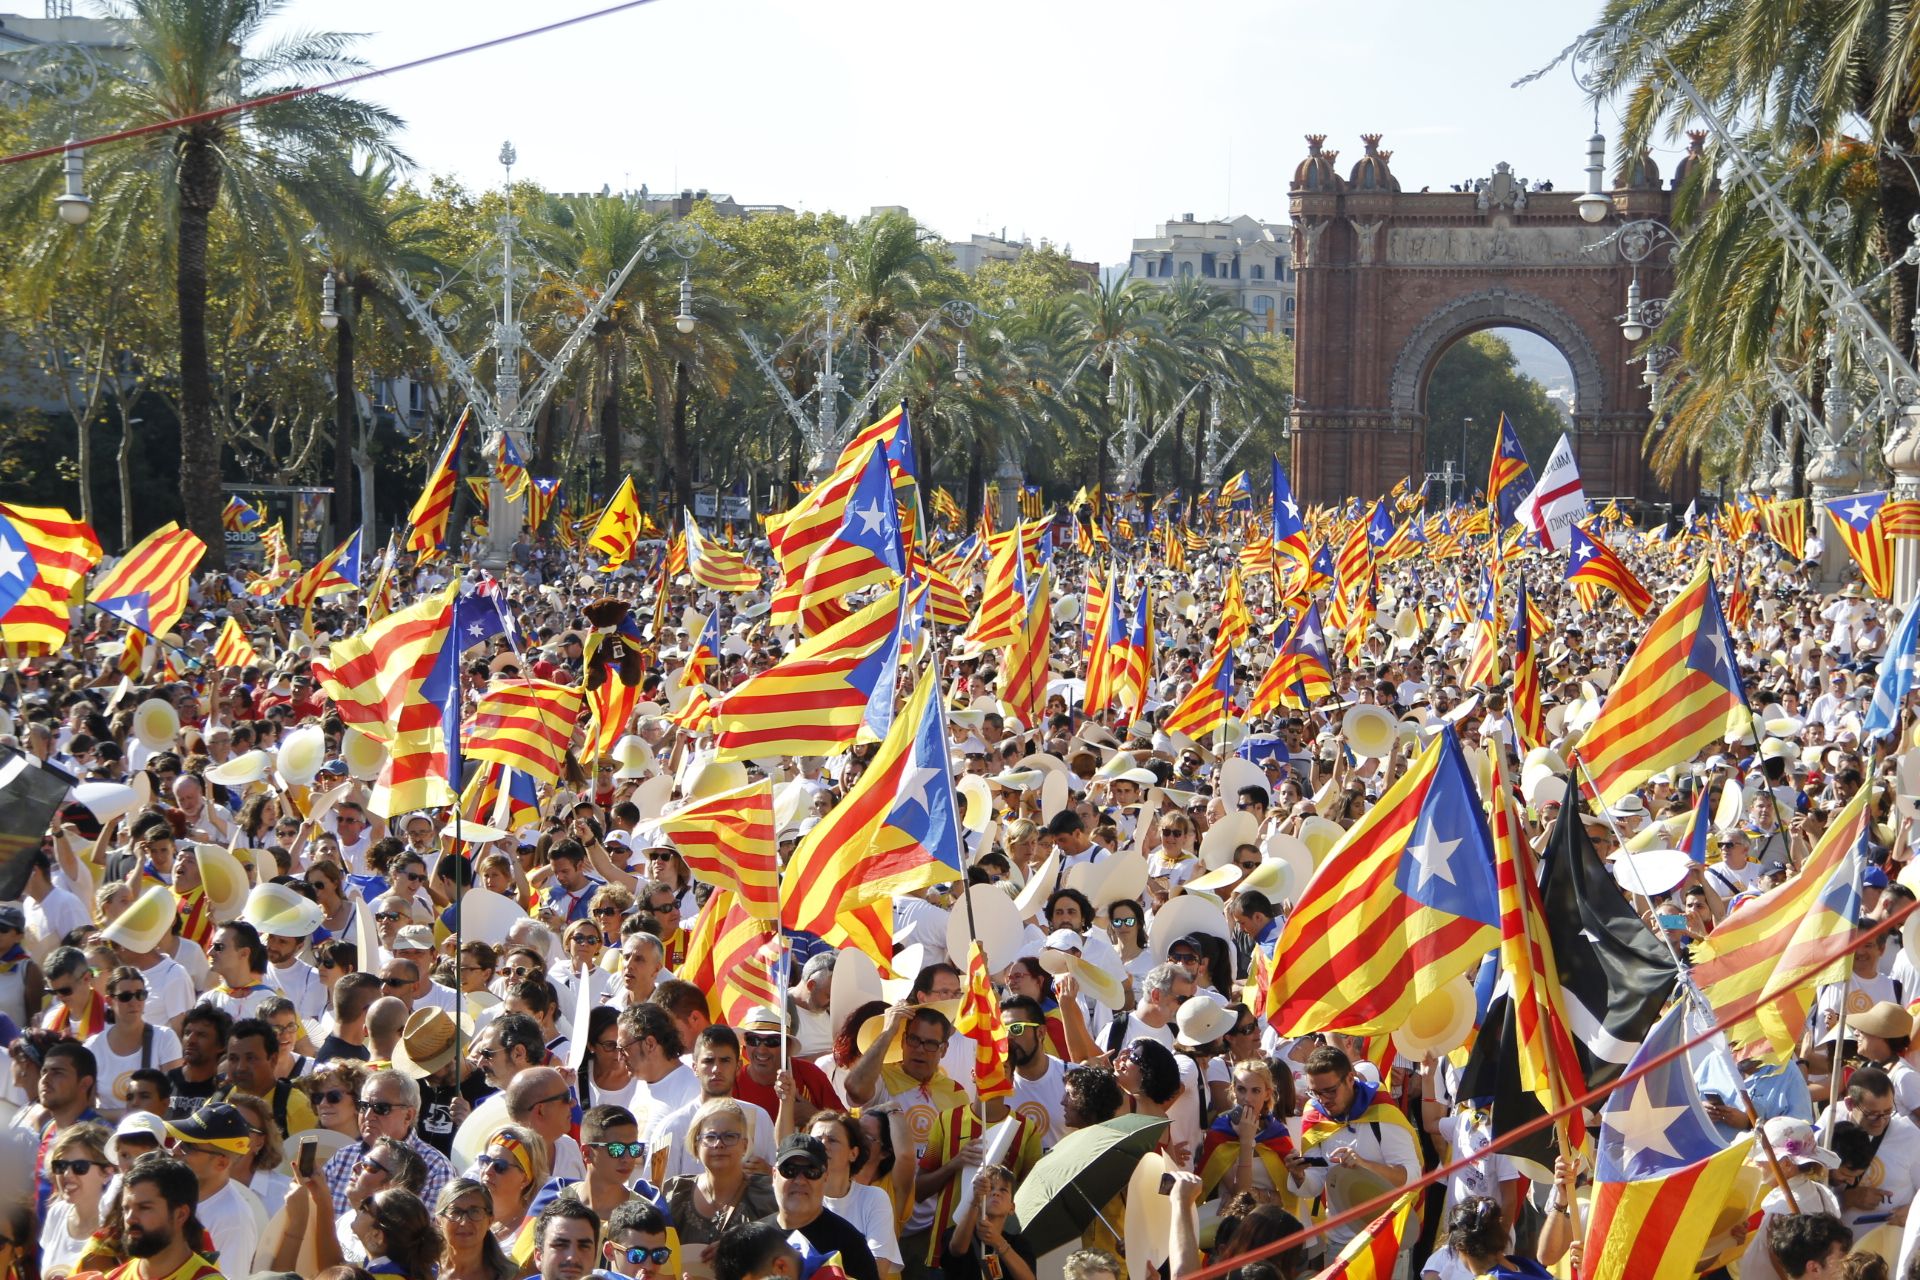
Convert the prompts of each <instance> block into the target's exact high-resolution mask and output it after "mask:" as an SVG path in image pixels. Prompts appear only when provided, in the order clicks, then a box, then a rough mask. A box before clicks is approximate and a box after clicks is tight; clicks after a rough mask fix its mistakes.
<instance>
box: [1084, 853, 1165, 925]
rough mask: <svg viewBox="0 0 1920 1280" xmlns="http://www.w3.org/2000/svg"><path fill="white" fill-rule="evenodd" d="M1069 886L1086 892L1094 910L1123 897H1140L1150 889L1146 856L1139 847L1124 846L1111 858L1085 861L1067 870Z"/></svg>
mask: <svg viewBox="0 0 1920 1280" xmlns="http://www.w3.org/2000/svg"><path fill="white" fill-rule="evenodd" d="M1067 885H1068V887H1069V888H1074V889H1078V890H1079V891H1080V892H1082V893H1084V894H1086V895H1087V901H1089V902H1091V903H1093V909H1094V910H1095V911H1098V910H1100V909H1101V908H1102V907H1105V906H1106V905H1107V904H1108V903H1112V902H1119V901H1120V900H1122V899H1127V900H1131V901H1137V900H1138V899H1139V897H1140V895H1141V894H1143V893H1145V892H1146V890H1147V858H1146V855H1145V854H1143V853H1141V852H1140V850H1139V849H1137V848H1135V849H1125V850H1122V851H1121V852H1119V853H1116V854H1114V855H1113V856H1112V857H1111V858H1101V859H1100V860H1099V861H1098V862H1083V863H1081V864H1080V865H1079V866H1077V867H1075V868H1073V870H1072V871H1070V872H1068V873H1067Z"/></svg>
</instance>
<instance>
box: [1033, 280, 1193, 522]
mask: <svg viewBox="0 0 1920 1280" xmlns="http://www.w3.org/2000/svg"><path fill="white" fill-rule="evenodd" d="M1165 297H1166V295H1165V294H1164V293H1162V292H1161V291H1160V290H1159V289H1156V288H1154V287H1153V286H1152V285H1150V284H1147V283H1146V282H1145V281H1143V280H1135V279H1132V278H1127V279H1120V280H1103V281H1102V282H1101V283H1100V287H1099V288H1097V289H1093V290H1090V291H1088V292H1086V293H1076V294H1074V295H1073V296H1072V297H1070V298H1068V299H1067V314H1066V318H1067V325H1068V331H1067V335H1066V337H1067V348H1066V350H1065V351H1063V352H1062V353H1061V354H1062V356H1063V357H1064V360H1065V363H1066V367H1067V368H1068V369H1069V370H1073V369H1078V370H1079V371H1080V372H1079V376H1078V377H1077V378H1075V379H1073V385H1072V386H1069V387H1063V388H1062V392H1063V394H1064V395H1067V396H1070V397H1074V398H1076V400H1077V404H1078V410H1077V414H1076V416H1077V417H1078V418H1079V419H1080V421H1081V422H1082V423H1084V424H1085V426H1086V427H1087V429H1088V431H1089V434H1090V435H1091V438H1092V448H1093V454H1094V482H1095V483H1096V484H1099V485H1102V486H1103V487H1104V485H1105V484H1106V479H1107V441H1108V440H1110V439H1111V438H1113V435H1114V426H1115V421H1116V419H1117V417H1118V415H1119V414H1121V413H1124V412H1125V409H1124V407H1123V405H1124V402H1125V395H1126V392H1125V390H1124V389H1123V388H1122V387H1120V385H1119V384H1120V382H1122V381H1124V380H1128V379H1131V380H1133V381H1135V382H1137V383H1138V384H1140V385H1141V386H1147V385H1152V384H1157V383H1161V382H1165V381H1168V380H1170V377H1171V375H1172V373H1173V369H1174V362H1173V360H1172V351H1171V348H1170V347H1169V345H1168V342H1167V326H1166V317H1165V313H1164V302H1165ZM1095 375H1098V377H1097V381H1096V380H1095ZM1096 396H1104V397H1105V399H1106V405H1105V408H1104V410H1102V409H1100V408H1096V407H1095V405H1096V403H1097V402H1096V401H1095V399H1094V397H1096ZM1096 420H1097V421H1098V422H1099V423H1100V424H1101V426H1102V427H1104V428H1105V429H1104V431H1103V430H1100V429H1098V428H1095V427H1094V425H1093V424H1094V423H1095V421H1096Z"/></svg>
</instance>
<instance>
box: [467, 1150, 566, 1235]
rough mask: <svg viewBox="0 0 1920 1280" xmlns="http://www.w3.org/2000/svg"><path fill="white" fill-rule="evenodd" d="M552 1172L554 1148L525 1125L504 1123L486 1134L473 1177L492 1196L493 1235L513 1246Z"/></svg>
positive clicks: (474, 1165)
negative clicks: (536, 1196) (537, 1196)
mask: <svg viewBox="0 0 1920 1280" xmlns="http://www.w3.org/2000/svg"><path fill="white" fill-rule="evenodd" d="M552 1174H553V1149H552V1148H551V1147H549V1146H548V1145H547V1140H546V1139H545V1138H543V1137H541V1136H540V1135H539V1134H537V1133H535V1132H534V1131H533V1130H531V1129H529V1128H527V1127H525V1126H524V1125H517V1124H503V1125H501V1126H500V1127H499V1128H497V1129H495V1130H494V1131H493V1132H492V1133H490V1134H488V1135H487V1141H486V1144H485V1145H484V1146H483V1147H482V1149H481V1152H480V1154H479V1155H477V1156H475V1157H474V1160H473V1170H472V1172H471V1173H470V1174H469V1176H470V1177H474V1178H476V1179H477V1180H478V1181H479V1182H481V1183H483V1184H485V1186H486V1188H487V1194H488V1195H490V1196H491V1197H492V1198H493V1225H492V1230H493V1237H494V1239H496V1240H498V1241H500V1243H501V1245H502V1246H503V1247H510V1246H511V1245H512V1243H513V1238H514V1236H516V1235H518V1234H519V1232H520V1226H521V1224H522V1223H524V1222H525V1221H526V1220H527V1206H528V1205H531V1204H532V1203H533V1197H534V1196H535V1195H536V1194H537V1193H538V1192H539V1190H540V1188H541V1187H543V1186H545V1185H546V1183H547V1179H548V1178H549V1177H551V1176H552Z"/></svg>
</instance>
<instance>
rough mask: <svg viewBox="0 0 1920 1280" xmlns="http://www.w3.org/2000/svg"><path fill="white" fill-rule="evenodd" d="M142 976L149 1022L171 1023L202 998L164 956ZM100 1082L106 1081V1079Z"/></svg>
mask: <svg viewBox="0 0 1920 1280" xmlns="http://www.w3.org/2000/svg"><path fill="white" fill-rule="evenodd" d="M140 976H141V977H143V978H145V979H146V981H147V1021H148V1022H151V1023H156V1024H158V1023H164V1022H172V1021H173V1020H174V1019H175V1018H177V1017H179V1016H180V1015H181V1014H183V1013H185V1012H186V1011H187V1010H189V1009H191V1008H193V1005H194V1002H195V1001H196V1000H198V999H199V998H200V996H199V993H198V992H196V991H195V990H194V986H193V977H192V975H190V974H189V973H188V972H187V971H186V968H185V967H184V966H183V965H182V964H181V963H180V962H179V961H178V960H175V959H174V958H173V957H172V956H161V957H160V963H159V964H156V965H154V966H153V968H151V969H143V970H141V971H140ZM101 1078H102V1079H105V1076H104V1075H103V1076H102V1077H101Z"/></svg>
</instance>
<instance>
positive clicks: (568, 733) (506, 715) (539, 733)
mask: <svg viewBox="0 0 1920 1280" xmlns="http://www.w3.org/2000/svg"><path fill="white" fill-rule="evenodd" d="M583 698H584V691H583V690H582V689H581V687H580V686H579V685H570V684H554V683H553V682H552V681H549V680H532V679H526V680H495V681H494V682H493V683H492V684H490V685H488V686H487V691H486V694H485V695H484V696H483V697H482V698H481V699H480V705H479V706H477V707H475V708H474V711H473V721H472V723H471V724H470V725H469V726H468V728H467V730H466V733H465V739H466V748H465V750H466V754H467V755H468V756H470V757H472V758H473V759H475V760H485V761H488V762H490V763H493V764H498V765H503V766H505V767H507V768H510V769H514V770H517V771H519V772H521V773H524V774H527V775H528V776H529V777H531V778H533V779H534V780H535V781H537V782H539V783H541V784H542V785H545V786H552V785H553V784H554V783H556V782H558V781H559V780H560V770H561V767H562V766H563V765H564V763H565V762H566V758H567V747H568V745H569V744H571V743H572V741H573V731H574V727H575V726H576V725H577V724H578V723H579V721H580V708H581V704H582V701H583Z"/></svg>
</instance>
